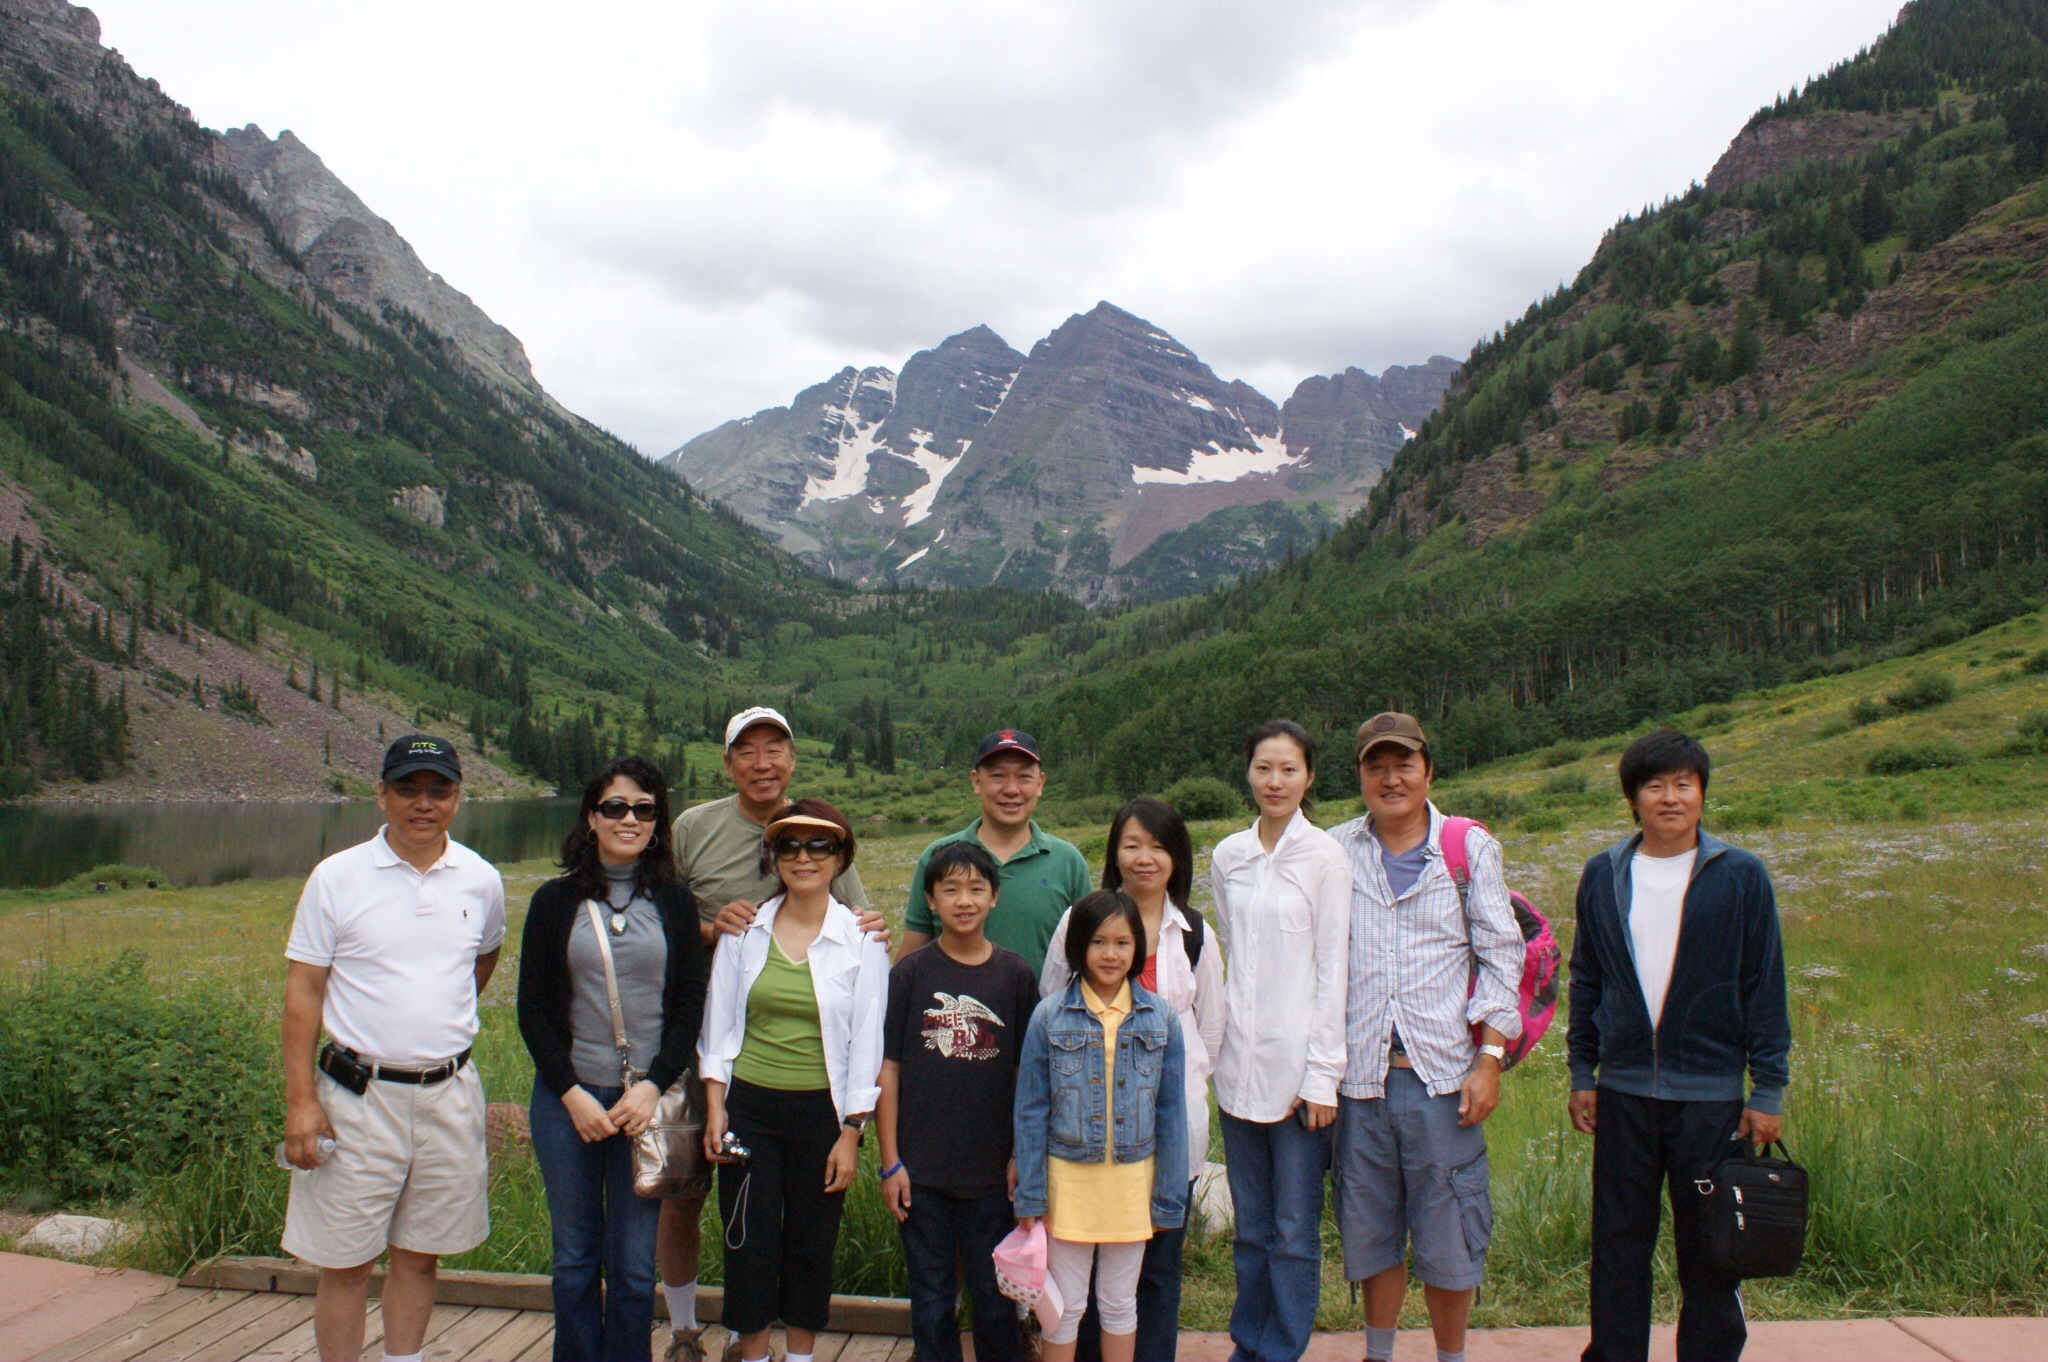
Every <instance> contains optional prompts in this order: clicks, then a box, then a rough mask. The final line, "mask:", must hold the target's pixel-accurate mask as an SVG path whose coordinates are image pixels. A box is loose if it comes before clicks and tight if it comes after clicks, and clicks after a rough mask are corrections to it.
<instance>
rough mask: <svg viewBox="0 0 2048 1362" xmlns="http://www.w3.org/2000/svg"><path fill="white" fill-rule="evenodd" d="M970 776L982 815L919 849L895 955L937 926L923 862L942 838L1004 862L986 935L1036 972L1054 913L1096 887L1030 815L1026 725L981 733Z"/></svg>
mask: <svg viewBox="0 0 2048 1362" xmlns="http://www.w3.org/2000/svg"><path fill="white" fill-rule="evenodd" d="M969 779H970V780H971V781H972V783H973V785H974V793H975V794H976V796H978V797H979V798H980V800H981V817H979V818H977V819H975V820H974V821H973V822H972V823H969V824H968V825H967V826H966V827H965V828H962V829H961V830H960V831H959V832H956V833H953V834H952V835H951V836H949V837H941V838H940V839H939V840H938V841H937V842H933V843H932V844H931V846H928V847H926V848H925V849H924V851H923V853H922V854H921V855H919V856H918V858H917V868H916V869H915V870H913V871H912V872H911V875H910V906H909V909H908V910H907V911H906V912H905V913H904V915H903V946H902V949H901V951H900V952H899V958H901V956H904V955H908V954H910V953H911V952H912V951H914V950H917V949H918V948H919V947H921V946H923V945H924V944H925V943H926V942H928V941H930V940H931V939H932V937H934V936H935V935H937V934H938V928H937V925H936V924H935V923H934V921H933V919H932V912H931V907H930V905H929V904H927V903H926V902H925V899H924V866H925V861H926V859H927V858H928V857H930V855H931V854H932V850H933V848H934V847H937V846H939V845H940V844H941V843H944V842H973V843H975V844H976V845H977V846H979V847H981V848H982V849H983V850H984V851H986V852H988V854H989V855H991V856H993V857H995V858H996V863H997V864H998V865H1000V866H1001V867H1002V868H1003V874H1002V883H1001V884H1000V885H998V886H997V888H996V906H995V909H994V911H992V912H991V913H990V914H989V916H988V925H987V928H986V930H987V932H988V939H989V940H991V941H993V942H995V943H996V944H997V945H998V946H1001V947H1003V948H1004V949H1005V950H1012V951H1015V952H1016V953H1017V954H1019V955H1021V956H1023V957H1024V959H1025V961H1026V962H1027V963H1029V964H1030V966H1031V968H1032V970H1033V971H1034V972H1035V971H1037V970H1040V969H1042V968H1043V967H1044V965H1045V948H1046V944H1047V943H1048V942H1050V941H1051V940H1052V933H1053V929H1054V928H1055V927H1057V926H1058V925H1059V921H1060V914H1062V913H1064V912H1066V911H1067V909H1068V908H1069V907H1071V906H1072V905H1073V902H1074V900H1075V899H1078V898H1080V897H1081V896H1082V895H1083V894H1085V893H1087V892H1088V891H1089V890H1090V889H1091V888H1093V887H1094V886H1093V885H1092V884H1090V882H1089V876H1088V863H1087V862H1086V861H1084V860H1082V859H1081V853H1080V852H1079V851H1078V850H1076V849H1075V847H1074V844H1073V843H1071V842H1064V841H1061V840H1060V839H1059V838H1057V837H1053V836H1050V835H1048V834H1047V833H1045V832H1044V831H1042V830H1041V829H1040V828H1039V826H1038V824H1037V823H1035V822H1033V821H1032V817H1031V815H1032V814H1034V813H1035V812H1037V810H1038V799H1039V796H1040V795H1042V794H1044V793H1045V768H1044V766H1043V765H1041V764H1040V762H1039V758H1038V740H1037V739H1036V738H1034V737H1032V736H1031V735H1030V734H1029V733H1026V732H1025V731H1024V730H1023V729H1021V728H999V729H997V730H996V731H995V732H993V733H991V734H989V735H988V736H987V737H985V738H983V739H982V740H981V743H980V745H979V746H978V747H976V748H975V749H974V769H973V771H972V772H970V773H969Z"/></svg>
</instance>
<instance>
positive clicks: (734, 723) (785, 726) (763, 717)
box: [725, 705, 796, 751]
mask: <svg viewBox="0 0 2048 1362" xmlns="http://www.w3.org/2000/svg"><path fill="white" fill-rule="evenodd" d="M755 724H774V725H775V726H776V727H777V728H779V729H781V730H782V731H783V733H784V734H785V735H786V736H787V737H788V738H789V740H790V741H791V742H795V741H796V734H795V733H793V732H791V731H790V727H789V720H787V719H785V718H783V717H782V715H781V714H779V713H777V712H776V711H775V710H772V709H770V708H768V707H767V706H766V705H755V706H754V707H753V708H752V709H743V710H741V711H740V712H739V713H737V714H735V715H733V716H732V717H731V718H730V719H728V720H726V721H725V746H726V750H727V751H731V750H732V745H733V744H734V743H736V742H738V741H739V740H740V734H742V733H744V732H746V731H747V730H748V729H750V728H752V727H753V726H754V725H755Z"/></svg>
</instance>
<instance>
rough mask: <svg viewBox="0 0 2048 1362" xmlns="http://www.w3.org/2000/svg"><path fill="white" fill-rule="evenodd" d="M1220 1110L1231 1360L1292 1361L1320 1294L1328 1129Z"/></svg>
mask: <svg viewBox="0 0 2048 1362" xmlns="http://www.w3.org/2000/svg"><path fill="white" fill-rule="evenodd" d="M1222 1116H1223V1157H1224V1160H1225V1166H1226V1167H1227V1168H1228V1169H1229V1173H1230V1203H1231V1206H1232V1208H1233V1210H1234V1212H1235V1215H1236V1220H1237V1229H1236V1237H1235V1239H1234V1240H1233V1241H1232V1243H1231V1262H1232V1264H1233V1265H1234V1266H1235V1267H1236V1269H1237V1303H1236V1304H1235V1305H1233V1306H1232V1307H1231V1310H1230V1341H1231V1342H1232V1343H1233V1344H1235V1345H1236V1347H1235V1349H1234V1350H1233V1351H1232V1353H1231V1358H1232V1362H1295V1359H1297V1358H1299V1357H1300V1356H1301V1355H1302V1353H1304V1352H1306V1351H1307V1349H1308V1341H1309V1334H1310V1332H1311V1331H1312V1330H1313V1329H1314V1328H1315V1324H1316V1301H1317V1299H1318V1298H1319V1297H1320V1296H1321V1294H1322V1268H1323V1241H1322V1223H1323V1175H1324V1174H1325V1173H1327V1172H1328V1171H1329V1168H1330V1136H1331V1131H1332V1129H1333V1127H1331V1126H1324V1127H1323V1128H1322V1129H1321V1130H1307V1129H1304V1128H1303V1126H1302V1124H1301V1122H1300V1121H1299V1120H1298V1119H1297V1118H1295V1117H1293V1116H1287V1117H1283V1118H1281V1119H1280V1120H1278V1121H1271V1122H1266V1121H1243V1120H1239V1119H1238V1118H1237V1117H1235V1116H1232V1115H1231V1114H1230V1113H1229V1112H1227V1111H1226V1112H1224V1113H1222Z"/></svg>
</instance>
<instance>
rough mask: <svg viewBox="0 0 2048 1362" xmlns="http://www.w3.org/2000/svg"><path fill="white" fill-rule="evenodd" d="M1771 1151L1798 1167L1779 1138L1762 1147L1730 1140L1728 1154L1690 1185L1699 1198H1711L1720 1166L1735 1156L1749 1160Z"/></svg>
mask: <svg viewBox="0 0 2048 1362" xmlns="http://www.w3.org/2000/svg"><path fill="white" fill-rule="evenodd" d="M1773 1149H1775V1150H1777V1151H1778V1153H1779V1154H1780V1155H1781V1156H1782V1157H1783V1158H1784V1160H1785V1162H1786V1163H1789V1164H1791V1165H1792V1166H1793V1167H1794V1168H1797V1167H1799V1166H1800V1164H1799V1161H1798V1160H1797V1159H1795V1158H1793V1157H1792V1151H1791V1150H1789V1149H1787V1148H1786V1147H1785V1141H1784V1139H1783V1138H1782V1137H1780V1138H1779V1139H1775V1140H1772V1141H1771V1142H1770V1143H1769V1144H1762V1145H1753V1144H1751V1143H1750V1142H1749V1141H1747V1140H1732V1139H1731V1140H1730V1141H1729V1149H1728V1152H1727V1153H1725V1154H1723V1155H1722V1156H1721V1157H1720V1158H1718V1159H1716V1160H1714V1166H1713V1167H1712V1168H1709V1169H1708V1170H1707V1175H1706V1176H1705V1177H1703V1178H1694V1179H1693V1180H1692V1185H1693V1186H1694V1188H1696V1189H1697V1190H1698V1191H1699V1194H1700V1195H1701V1196H1712V1195H1713V1194H1714V1178H1715V1177H1716V1175H1718V1174H1719V1173H1720V1171H1721V1165H1722V1164H1724V1163H1726V1162H1728V1160H1730V1159H1732V1158H1734V1157H1735V1156H1736V1155H1737V1154H1744V1155H1746V1156H1747V1157H1749V1158H1764V1157H1766V1156H1768V1155H1769V1154H1770V1152H1771V1151H1772V1150H1773Z"/></svg>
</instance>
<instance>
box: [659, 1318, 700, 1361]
mask: <svg viewBox="0 0 2048 1362" xmlns="http://www.w3.org/2000/svg"><path fill="white" fill-rule="evenodd" d="M661 1362H704V1326H703V1325H701V1324H700V1325H698V1326H697V1327H696V1328H694V1329H671V1330H669V1331H668V1350H667V1351H666V1352H664V1353H662V1355H661Z"/></svg>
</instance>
